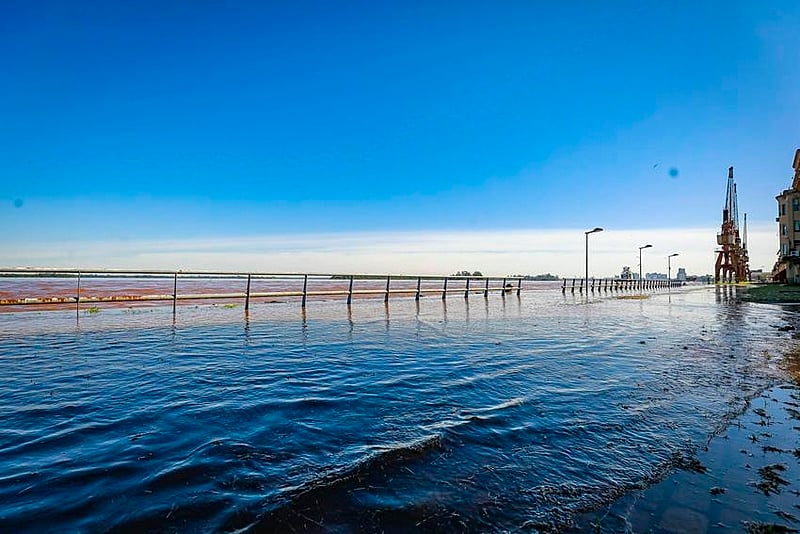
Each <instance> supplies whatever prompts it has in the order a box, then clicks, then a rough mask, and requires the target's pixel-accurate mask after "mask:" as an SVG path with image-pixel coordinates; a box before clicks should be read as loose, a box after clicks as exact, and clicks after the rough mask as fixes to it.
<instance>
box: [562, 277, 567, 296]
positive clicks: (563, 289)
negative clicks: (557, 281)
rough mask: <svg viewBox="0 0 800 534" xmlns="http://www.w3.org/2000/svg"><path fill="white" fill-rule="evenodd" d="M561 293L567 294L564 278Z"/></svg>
mask: <svg viewBox="0 0 800 534" xmlns="http://www.w3.org/2000/svg"><path fill="white" fill-rule="evenodd" d="M561 292H562V293H566V292H567V279H566V278H564V279H563V281H562V282H561Z"/></svg>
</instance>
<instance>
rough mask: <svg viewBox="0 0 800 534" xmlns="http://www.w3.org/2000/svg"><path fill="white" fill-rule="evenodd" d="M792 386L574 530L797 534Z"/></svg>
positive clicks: (799, 482)
mask: <svg viewBox="0 0 800 534" xmlns="http://www.w3.org/2000/svg"><path fill="white" fill-rule="evenodd" d="M799 399H800V386H798V385H796V384H783V385H779V386H775V387H772V388H770V389H768V390H766V391H765V392H763V393H762V394H761V395H760V396H757V397H755V398H754V399H752V400H751V401H750V406H749V407H748V409H747V410H746V411H745V412H744V413H743V414H742V415H740V416H739V417H737V418H736V419H735V420H733V421H732V422H731V424H730V425H729V426H728V427H727V429H726V430H725V431H724V432H722V433H721V434H720V435H719V436H716V437H715V438H713V439H711V441H710V442H709V444H708V447H707V448H705V449H702V448H701V450H699V451H698V452H697V454H696V456H692V457H689V458H677V459H676V462H675V466H674V467H675V469H676V470H675V471H673V472H672V474H671V475H670V476H668V477H667V478H666V479H665V480H663V481H661V482H660V483H658V484H655V485H654V486H651V487H649V488H647V489H644V490H640V491H633V492H630V493H628V494H627V495H625V496H624V497H622V498H621V499H619V500H618V501H616V502H615V503H613V504H611V505H610V506H608V507H605V508H603V509H601V510H597V511H594V512H591V513H587V514H583V515H581V516H579V517H578V518H576V519H575V527H574V529H573V531H574V532H582V531H586V530H590V529H591V530H592V531H594V532H670V533H671V532H675V533H677V532H741V531H745V532H748V533H767V532H769V533H779V532H798V528H800V501H798V497H800V461H798V460H800V449H798V448H797V443H800V426H798V424H797V418H798V416H800V412H798V410H797V409H796V408H797V407H796V406H794V404H796V403H797V401H798V400H799Z"/></svg>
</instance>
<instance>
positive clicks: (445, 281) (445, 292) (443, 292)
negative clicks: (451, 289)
mask: <svg viewBox="0 0 800 534" xmlns="http://www.w3.org/2000/svg"><path fill="white" fill-rule="evenodd" d="M442 300H447V277H446V276H445V277H444V287H442Z"/></svg>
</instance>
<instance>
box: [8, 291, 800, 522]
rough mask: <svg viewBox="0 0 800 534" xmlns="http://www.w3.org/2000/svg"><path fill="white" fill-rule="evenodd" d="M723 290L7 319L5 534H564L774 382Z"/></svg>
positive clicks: (766, 325)
mask: <svg viewBox="0 0 800 534" xmlns="http://www.w3.org/2000/svg"><path fill="white" fill-rule="evenodd" d="M733 291H734V290H733V289H730V288H728V289H722V290H719V289H714V288H708V287H702V288H696V289H691V290H681V291H679V292H677V293H673V294H672V295H671V296H669V295H667V294H666V293H662V294H656V295H653V296H651V297H650V298H649V299H646V300H619V299H615V298H612V297H611V296H602V297H592V298H591V299H590V302H588V303H587V302H586V301H585V300H581V297H579V296H575V297H573V296H572V295H570V294H569V293H567V295H566V296H564V295H562V294H561V293H560V291H558V290H552V291H540V292H536V293H523V295H522V296H521V297H520V298H518V297H516V295H510V296H507V297H505V298H501V297H500V296H499V295H491V296H490V298H489V299H487V300H484V299H483V298H482V297H476V298H471V299H470V300H469V301H465V300H464V299H463V298H452V299H448V301H447V302H446V304H443V303H442V302H441V300H439V299H435V298H423V299H422V301H421V302H420V303H419V304H418V305H417V304H415V302H414V300H413V299H398V300H396V301H392V302H390V304H389V307H384V305H383V302H380V301H361V302H358V303H357V304H354V305H353V306H352V308H351V309H350V311H348V308H347V307H346V306H345V305H344V304H343V303H340V302H318V303H313V305H311V306H309V308H308V310H307V312H306V315H303V314H301V311H300V309H299V307H298V306H297V305H296V304H295V303H283V304H267V305H260V306H256V307H254V308H253V309H252V310H251V311H250V314H249V316H248V317H245V316H244V312H243V310H242V308H241V307H238V308H230V307H221V306H216V307H214V306H197V307H186V308H182V309H180V310H179V311H178V315H177V317H176V319H175V322H174V323H173V318H172V315H171V310H170V309H168V308H156V309H147V310H122V309H103V310H101V311H100V313H93V314H89V313H83V314H82V315H81V316H80V319H79V321H78V322H77V324H76V319H75V313H74V312H71V313H69V312H52V311H51V312H27V313H11V314H2V315H0V375H2V377H3V378H2V381H0V530H3V531H20V530H29V531H41V530H70V531H72V530H90V531H98V530H99V531H105V530H118V529H119V530H159V531H160V530H191V531H209V530H238V529H242V528H246V527H249V528H252V529H255V530H266V531H270V530H274V531H290V530H293V529H294V530H325V531H353V530H378V529H387V530H414V529H422V530H464V529H471V530H481V531H486V530H508V529H511V530H517V529H548V528H556V529H558V528H562V527H565V526H567V525H569V523H570V520H571V517H572V516H573V515H574V514H575V513H578V512H581V511H586V510H590V509H592V508H595V507H598V506H600V505H603V504H605V503H608V502H610V501H612V500H614V499H616V498H618V497H620V496H621V495H623V494H625V493H626V492H627V491H630V490H632V489H633V488H636V487H640V486H642V485H646V484H649V483H651V482H654V481H657V480H658V479H660V478H661V477H663V476H664V475H665V474H666V473H667V472H668V471H669V470H670V469H673V468H675V467H679V466H680V465H682V464H683V463H686V462H687V461H689V460H690V459H691V458H692V456H693V454H694V453H695V451H696V450H697V448H698V447H701V446H703V445H704V444H705V443H706V441H707V440H708V438H709V436H710V435H711V434H713V433H714V432H716V431H718V430H720V429H721V428H722V427H723V426H724V424H725V421H726V420H727V418H729V417H730V416H731V415H732V414H734V413H736V412H738V411H740V410H741V409H742V408H743V407H744V403H745V400H746V399H747V398H748V397H750V396H752V395H753V394H755V393H756V392H757V391H759V390H760V388H763V387H765V386H766V385H767V384H769V383H770V382H771V381H772V379H773V378H772V377H774V376H776V374H777V373H778V370H777V367H778V366H779V364H780V359H781V354H782V351H785V350H787V347H788V346H789V345H791V344H793V343H794V341H793V340H791V339H790V338H788V337H786V334H783V333H781V334H778V332H779V331H778V329H777V328H776V327H779V326H782V325H784V324H785V323H786V321H787V320H788V318H787V317H786V316H785V314H786V312H784V311H782V310H781V309H780V308H777V307H770V306H760V305H754V304H743V303H739V302H737V301H736V299H735V298H734V297H735V294H734V293H733ZM776 335H780V336H783V337H778V338H776Z"/></svg>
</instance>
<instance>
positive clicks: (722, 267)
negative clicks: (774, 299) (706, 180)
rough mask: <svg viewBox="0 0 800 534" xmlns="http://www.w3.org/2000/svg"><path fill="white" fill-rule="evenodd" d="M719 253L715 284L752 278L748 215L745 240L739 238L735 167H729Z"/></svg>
mask: <svg viewBox="0 0 800 534" xmlns="http://www.w3.org/2000/svg"><path fill="white" fill-rule="evenodd" d="M717 244H718V245H720V246H721V247H722V248H721V249H718V250H717V251H716V252H717V263H716V265H715V267H714V282H717V283H719V282H746V281H747V280H749V278H750V267H749V266H748V265H747V261H748V258H747V214H745V216H744V240H742V238H741V237H740V236H739V206H738V202H737V200H736V183H734V181H733V167H728V191H727V196H726V197H725V209H723V210H722V229H721V230H720V233H718V234H717Z"/></svg>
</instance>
